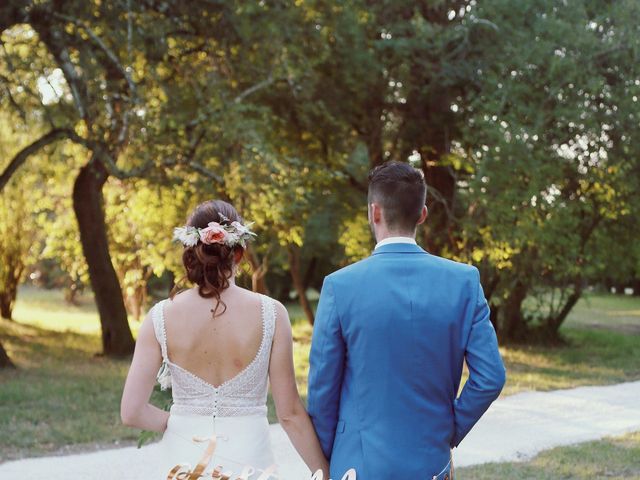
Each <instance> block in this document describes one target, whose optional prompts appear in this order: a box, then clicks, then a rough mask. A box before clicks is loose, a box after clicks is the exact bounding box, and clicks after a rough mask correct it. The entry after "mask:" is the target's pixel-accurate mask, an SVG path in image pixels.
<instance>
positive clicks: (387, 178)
mask: <svg viewBox="0 0 640 480" xmlns="http://www.w3.org/2000/svg"><path fill="white" fill-rule="evenodd" d="M368 200H369V203H372V202H376V203H378V204H379V205H380V206H381V207H382V210H383V214H384V220H385V222H386V223H387V226H388V227H389V229H390V230H398V231H402V232H409V231H414V230H415V228H416V225H417V223H418V220H419V219H420V215H422V208H423V207H424V205H425V202H426V200H427V184H426V182H425V181H424V174H423V173H422V170H418V169H417V168H413V167H412V166H411V165H409V164H407V163H402V162H387V163H383V164H382V165H378V166H377V167H375V168H374V169H373V170H371V172H369V194H368Z"/></svg>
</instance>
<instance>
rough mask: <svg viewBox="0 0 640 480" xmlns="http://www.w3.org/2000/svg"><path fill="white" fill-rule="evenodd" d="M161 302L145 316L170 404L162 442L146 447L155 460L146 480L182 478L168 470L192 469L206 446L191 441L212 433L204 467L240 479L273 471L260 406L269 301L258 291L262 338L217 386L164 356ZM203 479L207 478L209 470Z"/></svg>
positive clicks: (269, 335)
mask: <svg viewBox="0 0 640 480" xmlns="http://www.w3.org/2000/svg"><path fill="white" fill-rule="evenodd" d="M166 301H167V300H166V299H165V300H162V301H160V302H158V303H156V304H155V305H154V306H153V307H152V313H151V314H152V319H153V326H154V330H155V334H156V338H157V339H158V343H159V344H160V348H161V350H162V358H163V360H164V364H163V370H162V372H163V373H162V375H161V377H164V378H161V379H160V380H161V383H163V384H169V383H170V385H171V387H172V395H173V405H172V407H171V410H170V417H169V421H168V424H167V429H166V431H165V433H164V435H163V437H162V440H161V441H160V442H159V443H158V444H155V445H153V446H152V447H153V450H154V451H156V454H157V459H156V460H155V461H154V462H153V463H155V467H156V468H154V469H153V471H154V472H155V473H154V474H153V477H151V476H150V477H149V478H163V479H166V478H182V477H181V476H179V475H178V474H177V472H176V471H175V470H174V474H173V475H174V477H171V476H170V475H169V472H170V471H171V470H172V469H173V468H174V467H175V466H176V465H178V464H183V465H188V466H189V467H188V468H193V467H195V466H196V465H197V464H198V463H201V461H202V459H203V458H204V456H205V454H206V450H207V446H208V445H209V444H208V442H206V441H202V442H201V441H197V439H201V440H205V439H210V438H211V437H212V436H214V435H215V437H216V439H217V441H216V445H215V450H214V452H213V457H212V458H211V459H210V460H209V462H208V467H207V470H208V471H211V470H212V469H214V468H215V467H221V470H222V472H223V473H231V472H233V473H234V474H235V475H241V474H242V473H244V474H245V475H246V477H245V478H258V477H259V476H260V474H261V473H262V472H261V470H267V469H269V471H274V470H273V468H274V467H273V465H274V457H273V453H272V450H271V444H270V440H269V423H268V421H267V405H266V403H267V390H268V371H269V359H270V355H271V344H272V341H273V334H274V330H275V317H276V314H275V305H274V302H273V300H272V299H270V298H269V297H267V296H264V295H262V326H263V328H262V342H261V344H260V348H259V349H258V352H257V354H256V356H255V358H254V359H253V361H252V362H251V363H250V364H249V365H248V366H247V367H246V368H245V369H244V370H242V371H241V372H240V373H239V374H238V375H236V376H235V377H233V378H231V379H230V380H227V381H226V382H224V383H223V384H221V385H219V386H214V385H212V384H210V383H209V382H207V381H205V380H203V379H202V378H200V377H198V376H196V375H194V374H193V373H191V372H189V371H188V370H185V369H184V368H182V367H180V366H179V365H176V364H175V363H173V362H172V361H171V359H170V358H169V357H168V355H167V338H166V329H165V325H164V303H165V302H166ZM194 439H196V440H195V441H194ZM150 450H151V449H150ZM153 457H156V455H153ZM247 467H252V469H255V473H254V474H253V475H249V473H250V471H251V470H250V469H247ZM185 468H186V467H185ZM185 468H183V469H182V471H184V470H185ZM207 477H208V478H211V474H210V473H209V475H207ZM185 478H187V477H185ZM189 478H190V477H189ZM232 478H236V477H232Z"/></svg>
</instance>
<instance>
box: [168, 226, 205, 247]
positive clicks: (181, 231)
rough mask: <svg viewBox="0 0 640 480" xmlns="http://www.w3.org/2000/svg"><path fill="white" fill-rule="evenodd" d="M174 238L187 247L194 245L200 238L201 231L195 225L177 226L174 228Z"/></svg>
mask: <svg viewBox="0 0 640 480" xmlns="http://www.w3.org/2000/svg"><path fill="white" fill-rule="evenodd" d="M173 239H174V240H179V241H180V242H182V244H183V245H184V246H186V247H193V246H194V245H196V244H197V243H198V240H200V233H199V232H198V229H197V228H195V227H190V226H186V227H176V228H174V229H173Z"/></svg>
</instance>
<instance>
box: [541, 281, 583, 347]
mask: <svg viewBox="0 0 640 480" xmlns="http://www.w3.org/2000/svg"><path fill="white" fill-rule="evenodd" d="M581 296H582V281H581V280H577V281H576V283H575V286H574V290H573V293H572V294H571V295H569V298H567V301H566V302H565V304H564V305H563V307H562V310H560V312H558V314H557V315H556V316H555V317H551V318H549V319H548V320H547V324H546V331H547V333H548V334H549V335H550V336H552V337H557V336H558V331H559V330H560V326H561V325H562V323H563V322H564V321H565V320H566V318H567V316H568V315H569V313H570V312H571V310H572V309H573V307H574V306H575V304H576V303H578V300H580V297H581Z"/></svg>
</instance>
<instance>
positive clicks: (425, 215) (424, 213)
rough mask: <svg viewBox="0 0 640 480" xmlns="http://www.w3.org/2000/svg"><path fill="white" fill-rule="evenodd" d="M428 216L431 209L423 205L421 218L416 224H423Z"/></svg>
mask: <svg viewBox="0 0 640 480" xmlns="http://www.w3.org/2000/svg"><path fill="white" fill-rule="evenodd" d="M428 216H429V210H428V209H427V206H426V205H425V206H424V207H422V213H421V214H420V218H419V219H418V223H417V224H416V225H422V224H423V223H424V221H425V220H426V219H427V217H428Z"/></svg>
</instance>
